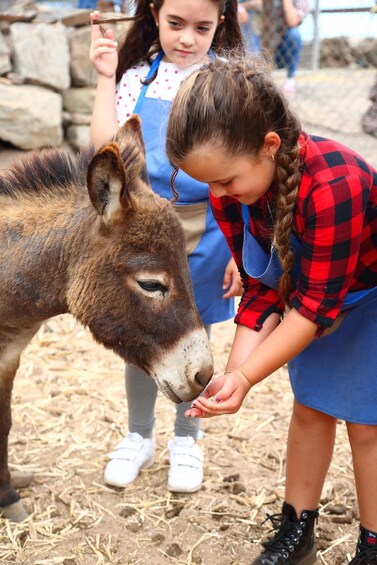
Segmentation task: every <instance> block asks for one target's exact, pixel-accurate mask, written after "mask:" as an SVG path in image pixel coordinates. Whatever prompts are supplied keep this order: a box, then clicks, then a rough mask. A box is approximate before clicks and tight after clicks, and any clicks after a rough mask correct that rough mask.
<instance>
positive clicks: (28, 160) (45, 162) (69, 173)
mask: <svg viewBox="0 0 377 565" xmlns="http://www.w3.org/2000/svg"><path fill="white" fill-rule="evenodd" d="M94 152H95V150H94V149H93V148H89V149H86V150H84V151H82V152H81V153H80V154H78V155H74V154H72V153H70V152H69V150H67V149H59V148H48V149H41V150H34V151H31V152H30V153H27V154H26V155H24V156H22V157H21V158H20V159H17V160H16V161H14V162H13V163H12V164H11V166H10V167H9V168H8V169H6V170H5V171H3V172H2V174H0V196H9V197H15V198H17V196H19V195H20V194H30V195H35V194H40V195H42V194H45V193H51V194H60V193H67V190H68V189H69V188H70V187H82V189H83V188H85V185H86V180H85V179H86V171H87V168H88V163H89V161H90V159H91V158H92V156H93V155H94Z"/></svg>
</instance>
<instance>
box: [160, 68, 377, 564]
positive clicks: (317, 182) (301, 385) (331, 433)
mask: <svg viewBox="0 0 377 565" xmlns="http://www.w3.org/2000/svg"><path fill="white" fill-rule="evenodd" d="M167 154H168V157H169V160H170V162H171V163H172V165H173V166H174V168H175V169H176V171H177V170H178V169H182V170H183V171H185V172H186V173H188V174H189V175H190V176H192V177H193V178H195V179H196V180H198V181H201V182H204V183H208V184H209V188H210V200H211V205H212V209H213V212H214V215H215V218H216V220H217V222H218V224H219V226H220V228H221V230H222V232H223V233H224V235H225V237H226V239H227V242H228V245H229V247H230V249H231V251H232V254H233V257H234V259H235V261H236V263H237V265H238V268H239V270H240V273H241V277H242V280H243V286H244V293H243V296H242V299H241V302H240V305H239V308H238V312H237V315H236V318H235V322H236V324H237V328H236V333H235V338H234V341H233V344H232V348H231V352H230V356H229V360H228V364H227V367H226V371H225V373H224V375H222V376H219V377H218V378H216V379H215V380H214V381H213V382H212V383H210V385H209V386H208V388H207V389H206V391H205V393H204V394H203V395H202V396H201V397H199V398H197V399H196V400H195V401H194V402H193V403H192V407H191V408H190V409H189V410H188V412H187V415H188V416H191V417H195V418H196V417H199V418H200V417H211V416H217V415H220V414H232V413H235V412H237V410H239V408H240V406H241V404H242V402H243V400H244V398H245V396H246V394H247V393H248V392H249V391H250V389H251V388H252V387H253V386H254V385H256V384H257V383H258V382H260V381H261V380H263V379H265V378H266V377H268V376H269V375H270V374H271V373H273V372H274V371H276V370H277V369H279V368H280V367H282V366H283V365H285V364H286V363H288V368H289V377H290V381H291V385H292V389H293V393H294V404H293V411H292V418H291V424H290V430H289V437H288V446H287V463H286V490H285V501H284V503H283V506H282V510H281V514H277V515H274V516H270V519H271V521H272V524H273V526H274V528H275V529H276V530H277V532H276V534H275V535H274V536H272V537H271V538H270V539H269V540H268V541H266V542H265V543H264V544H263V549H262V552H261V554H260V556H259V557H257V558H256V559H255V560H254V561H253V564H254V565H283V564H287V565H288V564H295V565H298V564H301V565H303V564H305V565H308V564H311V563H314V562H315V560H316V547H315V538H314V525H315V522H316V520H317V517H318V506H319V501H320V496H321V490H322V487H323V483H324V480H325V477H326V473H327V470H328V467H329V465H330V461H331V457H332V452H333V447H334V441H335V431H336V423H337V419H343V420H345V422H346V425H347V430H348V436H349V441H350V445H351V449H352V457H353V464H354V474H355V481H356V490H357V495H358V504H359V513H360V522H361V525H360V538H359V540H358V543H357V549H356V553H355V557H354V558H353V560H352V561H351V563H352V565H361V564H364V565H372V564H374V563H377V544H376V541H377V489H376V488H375V485H376V483H377V369H376V367H377V347H376V335H377V171H376V170H375V169H374V168H373V167H372V166H371V165H369V164H368V163H367V162H366V161H364V159H363V158H362V157H360V156H359V155H357V154H356V153H354V152H353V151H351V150H350V149H348V148H347V147H344V146H343V145H341V144H339V143H337V142H335V141H332V140H330V139H324V138H321V137H316V136H311V135H308V134H307V133H305V132H304V131H302V130H301V126H300V123H299V121H298V119H297V118H296V117H295V116H294V115H293V114H292V112H291V110H290V108H289V106H288V105H287V102H286V100H285V99H284V96H283V95H282V94H281V92H280V91H279V89H278V88H277V86H276V85H275V84H274V83H273V82H272V80H271V79H270V78H269V77H268V76H267V75H265V74H264V73H263V72H262V71H260V70H258V69H256V68H255V64H254V63H252V62H248V61H245V60H244V59H242V60H240V59H237V58H236V59H235V60H233V61H232V60H227V61H224V60H221V59H217V60H214V61H212V62H210V63H209V64H208V65H206V66H204V67H203V68H202V69H200V70H198V71H197V72H195V73H193V74H192V75H190V76H189V77H188V78H187V79H186V80H185V81H184V82H183V83H182V84H181V87H180V89H179V91H178V94H177V95H176V97H175V100H174V103H173V106H172V110H171V114H170V118H169V124H168V128H167ZM174 174H175V173H174ZM174 174H173V177H174Z"/></svg>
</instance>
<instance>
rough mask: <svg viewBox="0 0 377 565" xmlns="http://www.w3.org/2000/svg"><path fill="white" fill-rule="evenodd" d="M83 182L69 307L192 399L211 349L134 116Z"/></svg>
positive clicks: (167, 389) (179, 396)
mask: <svg viewBox="0 0 377 565" xmlns="http://www.w3.org/2000/svg"><path fill="white" fill-rule="evenodd" d="M87 187H88V191H89V196H90V200H91V203H92V205H93V207H94V210H95V212H96V214H93V215H92V221H91V222H90V225H89V226H88V232H89V233H87V234H86V237H88V243H87V244H86V245H85V246H84V250H83V253H84V256H83V257H81V258H80V257H78V261H77V262H76V265H75V269H74V272H73V273H72V279H71V285H70V297H69V301H70V305H69V306H70V311H71V312H72V313H73V314H75V315H76V316H77V318H78V319H80V320H81V321H82V322H83V323H84V324H86V325H88V327H89V328H90V330H91V332H92V333H93V335H94V337H95V338H96V339H97V340H98V341H99V342H100V343H102V344H103V345H105V346H106V347H108V348H111V349H113V350H114V351H115V352H116V353H118V354H119V355H120V356H121V357H123V358H124V359H125V360H126V361H127V362H129V363H130V364H133V365H136V366H138V367H140V368H141V369H143V370H145V371H146V372H147V373H148V374H149V375H150V376H151V377H153V379H155V381H156V383H157V385H158V387H159V388H160V390H161V391H162V392H163V393H164V394H165V395H166V396H167V397H168V398H170V399H171V400H173V401H174V402H180V401H188V400H191V399H193V398H194V397H195V396H197V395H198V394H199V393H200V392H201V391H202V390H203V388H204V387H205V386H206V384H207V383H208V381H209V379H210V378H211V376H212V373H213V362H212V356H211V352H210V348H209V343H208V339H207V335H206V333H205V330H204V328H203V325H202V323H201V321H200V319H199V315H198V312H197V310H196V307H195V304H194V300H193V293H192V287H191V282H190V275H189V270H188V263H187V257H186V250H185V236H184V233H183V229H182V226H181V223H180V220H179V218H178V216H177V214H176V213H175V211H174V209H173V206H172V205H171V203H170V202H168V201H167V200H165V199H163V198H160V197H159V196H158V195H156V194H155V193H154V192H153V191H152V189H151V188H150V186H149V185H148V180H147V173H146V165H145V156H144V145H143V140H142V136H141V128H140V120H139V118H137V117H136V116H133V117H132V118H131V119H130V120H129V121H128V122H127V123H126V124H125V126H123V128H122V129H121V130H120V131H119V133H118V135H117V137H116V140H115V142H111V143H109V144H107V145H105V146H104V147H103V148H101V149H100V150H99V151H98V152H97V153H96V154H95V155H94V157H93V158H92V160H91V162H90V164H89V168H88V173H87ZM86 237H85V239H86ZM80 247H81V246H80Z"/></svg>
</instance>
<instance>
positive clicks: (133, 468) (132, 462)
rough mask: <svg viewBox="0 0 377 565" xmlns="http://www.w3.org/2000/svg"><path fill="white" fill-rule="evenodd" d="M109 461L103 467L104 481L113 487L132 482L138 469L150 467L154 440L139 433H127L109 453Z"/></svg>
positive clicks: (152, 458) (152, 460) (152, 459)
mask: <svg viewBox="0 0 377 565" xmlns="http://www.w3.org/2000/svg"><path fill="white" fill-rule="evenodd" d="M109 457H110V461H109V462H108V464H107V465H106V469H105V483H107V484H108V485H112V486H114V487H125V486H126V485H129V484H130V483H133V482H134V480H135V479H136V477H137V476H138V474H139V471H140V469H146V468H147V467H150V466H151V465H152V464H153V462H154V441H153V439H151V438H143V437H142V436H141V435H140V434H138V433H136V432H133V433H129V434H128V436H127V437H125V438H124V439H123V440H122V441H121V442H120V443H119V444H118V445H117V446H116V448H115V449H114V451H112V452H111V453H109Z"/></svg>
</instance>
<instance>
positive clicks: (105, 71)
mask: <svg viewBox="0 0 377 565" xmlns="http://www.w3.org/2000/svg"><path fill="white" fill-rule="evenodd" d="M100 17H101V14H100V13H99V12H98V11H95V12H92V13H91V14H90V22H91V26H92V34H91V44H90V50H89V57H90V60H91V62H92V65H93V67H94V68H95V70H96V71H97V73H98V74H99V75H102V76H104V77H106V78H112V77H114V76H115V73H116V69H117V66H118V53H117V45H118V43H117V42H116V41H114V34H113V32H112V30H111V29H107V30H106V31H103V30H102V28H101V26H100V25H99V23H96V22H97V20H99V19H100Z"/></svg>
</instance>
